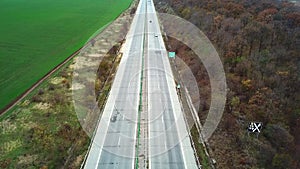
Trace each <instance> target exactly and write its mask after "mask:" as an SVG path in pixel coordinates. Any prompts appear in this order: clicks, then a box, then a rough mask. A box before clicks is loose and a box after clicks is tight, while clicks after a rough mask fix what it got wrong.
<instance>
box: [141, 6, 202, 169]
mask: <svg viewBox="0 0 300 169" xmlns="http://www.w3.org/2000/svg"><path fill="white" fill-rule="evenodd" d="M147 3H148V4H147V20H148V22H147V23H148V24H147V26H148V28H147V31H148V32H147V35H148V38H147V39H148V47H147V48H148V49H147V51H148V54H147V57H146V59H147V62H146V63H147V65H146V66H147V69H146V70H147V83H148V115H149V127H148V128H149V140H150V141H149V154H150V155H149V168H153V169H168V168H170V169H177V168H178V169H182V168H188V169H192V168H198V167H197V164H196V160H195V156H194V154H193V153H194V152H193V149H192V147H191V143H190V138H189V137H188V133H187V132H188V131H187V129H186V124H185V121H184V117H183V112H182V109H181V106H180V102H179V100H178V96H177V91H176V84H175V82H174V77H173V73H172V70H171V65H170V63H169V60H168V53H167V51H166V48H165V45H164V41H163V38H162V36H161V31H160V27H159V22H158V18H157V15H156V11H155V7H154V4H153V1H152V0H148V1H147Z"/></svg>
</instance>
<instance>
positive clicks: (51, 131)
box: [0, 42, 122, 169]
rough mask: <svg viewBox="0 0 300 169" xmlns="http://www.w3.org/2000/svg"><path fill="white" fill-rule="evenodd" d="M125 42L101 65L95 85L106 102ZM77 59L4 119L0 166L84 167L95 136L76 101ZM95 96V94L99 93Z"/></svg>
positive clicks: (0, 131)
mask: <svg viewBox="0 0 300 169" xmlns="http://www.w3.org/2000/svg"><path fill="white" fill-rule="evenodd" d="M121 44H122V43H121V42H120V43H118V44H117V45H115V46H114V47H113V48H112V49H111V50H110V51H109V52H108V54H107V55H106V56H105V57H104V58H103V61H102V62H101V63H100V65H99V69H98V78H97V79H96V84H95V90H96V92H97V93H98V94H99V107H100V108H103V105H104V103H105V99H106V97H107V94H108V92H109V90H110V86H111V84H112V81H113V77H114V73H115V71H116V70H117V66H118V63H119V62H120V59H121V55H120V54H119V53H118V51H119V49H120V47H121ZM73 65H74V64H73V63H69V64H67V65H66V66H65V67H63V68H62V69H61V70H59V71H58V72H57V73H56V74H55V75H53V76H52V77H50V78H49V80H48V81H45V82H44V83H43V84H42V85H41V86H39V87H38V88H36V89H35V90H34V91H33V92H32V93H31V94H30V95H29V96H28V97H26V98H25V99H24V100H23V101H22V102H21V103H20V104H19V105H17V107H16V108H15V109H14V110H13V111H12V112H8V114H7V115H5V116H1V119H0V168H3V169H4V168H43V169H46V168H80V165H81V163H82V161H83V159H84V157H85V154H86V153H87V149H88V146H89V143H90V138H89V137H88V136H87V134H86V133H85V132H84V131H83V129H82V127H81V125H80V123H79V121H78V119H77V116H76V113H75V110H74V107H73V103H72V90H71V80H72V70H73ZM95 99H96V98H95Z"/></svg>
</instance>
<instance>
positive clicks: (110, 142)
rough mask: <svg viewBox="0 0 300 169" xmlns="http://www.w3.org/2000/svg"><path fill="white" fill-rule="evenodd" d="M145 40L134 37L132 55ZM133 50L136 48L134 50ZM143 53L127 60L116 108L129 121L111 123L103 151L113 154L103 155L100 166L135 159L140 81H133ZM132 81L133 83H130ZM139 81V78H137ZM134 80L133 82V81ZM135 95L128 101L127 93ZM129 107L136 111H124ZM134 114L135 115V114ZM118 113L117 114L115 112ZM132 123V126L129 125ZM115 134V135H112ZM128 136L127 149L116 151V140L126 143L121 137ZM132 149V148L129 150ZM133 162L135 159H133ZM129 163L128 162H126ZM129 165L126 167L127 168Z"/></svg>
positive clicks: (132, 55) (131, 55)
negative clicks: (123, 156)
mask: <svg viewBox="0 0 300 169" xmlns="http://www.w3.org/2000/svg"><path fill="white" fill-rule="evenodd" d="M142 40H143V37H142V36H134V37H133V41H132V42H134V43H133V44H132V46H131V50H130V53H133V52H132V51H135V50H137V49H141V48H139V47H138V46H139V45H140V44H141V43H139V42H141V41H142ZM132 48H134V49H133V50H132ZM140 55H141V53H136V52H135V53H133V54H130V56H129V57H128V59H127V62H126V68H125V73H124V75H123V77H122V81H121V83H120V84H121V86H120V90H119V93H118V97H117V99H116V105H115V108H116V109H117V110H118V109H119V110H118V111H119V113H121V115H123V117H125V118H127V119H129V121H128V122H126V123H122V122H117V123H109V129H108V132H107V136H106V140H105V143H104V145H103V149H105V150H107V151H108V152H113V154H112V153H109V154H107V153H104V154H102V155H101V157H100V160H99V163H100V166H103V165H102V164H107V161H111V162H110V163H109V165H108V167H109V166H110V165H111V164H118V163H120V162H121V161H119V160H120V158H119V157H118V155H120V154H121V155H122V154H123V155H128V156H129V157H132V158H133V157H134V149H135V143H134V140H135V132H134V131H135V129H136V124H135V122H136V119H137V107H138V105H137V102H138V101H137V100H138V96H139V93H138V89H139V87H138V86H139V81H138V80H134V79H132V77H133V76H135V73H136V72H139V71H140V67H141V63H140V62H141V59H140V57H139V56H140ZM130 79H131V81H130ZM136 79H139V78H136ZM132 80H133V81H132ZM129 83H131V84H135V85H133V86H131V87H129ZM128 92H129V93H133V95H134V96H133V97H132V96H131V98H132V99H130V100H129V99H128V94H127V93H128ZM130 95H132V94H130ZM128 105H131V106H132V107H133V108H134V107H135V108H136V109H135V110H130V111H124V107H127V106H128ZM131 106H130V107H131ZM133 112H134V113H133ZM115 113H116V112H115ZM129 123H132V124H129ZM121 129H124V130H127V131H129V132H128V133H127V132H125V131H123V130H121ZM116 130H117V131H118V130H119V131H118V132H119V133H118V134H117V135H116V134H114V133H115V131H116ZM111 133H113V134H111ZM122 135H123V136H126V137H129V138H131V140H129V141H128V142H126V144H125V147H124V148H123V147H122V145H120V147H119V148H117V149H116V146H115V145H117V143H116V142H115V141H114V140H122V142H125V141H123V140H125V139H126V138H123V137H120V136H122ZM128 147H131V148H128ZM129 152H132V153H130V154H128V153H129ZM121 160H122V161H128V160H127V159H124V158H121ZM132 160H133V159H132ZM125 163H127V162H125ZM127 166H128V165H126V167H127Z"/></svg>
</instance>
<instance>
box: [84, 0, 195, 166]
mask: <svg viewBox="0 0 300 169" xmlns="http://www.w3.org/2000/svg"><path fill="white" fill-rule="evenodd" d="M145 30H146V32H145ZM145 39H146V40H147V42H145ZM145 44H146V45H145ZM143 61H145V62H144V67H143V64H142V62H143ZM143 68H145V69H144V71H142V69H143ZM141 72H144V78H143V81H142V79H141V76H142V73H141ZM144 81H145V82H146V83H147V89H146V91H147V92H145V93H143V94H146V95H147V103H146V104H147V110H143V111H147V115H148V123H147V125H148V127H147V130H148V140H149V141H148V145H147V146H144V147H147V149H148V151H145V152H148V153H149V154H147V155H146V156H147V158H148V163H149V164H148V168H153V169H168V168H170V169H177V168H178V169H183V168H186V169H192V168H198V167H197V165H196V160H195V156H194V152H193V149H192V147H191V143H190V138H189V137H188V132H187V128H186V124H185V121H184V118H183V113H182V109H181V106H180V103H179V100H178V96H177V91H176V84H175V82H174V78H173V74H172V70H171V67H170V63H169V60H168V55H167V51H166V48H165V46H164V42H163V39H162V36H161V32H160V27H159V23H158V19H157V16H156V11H155V8H154V5H153V1H152V0H141V1H140V3H139V5H138V8H137V11H136V15H135V17H134V19H133V22H132V24H131V27H130V30H129V33H128V34H127V37H126V42H125V44H124V50H123V57H122V59H121V62H120V65H119V68H118V71H117V74H116V76H115V80H114V82H113V85H112V88H111V91H110V94H109V97H108V100H107V103H106V106H105V108H104V111H103V115H102V117H101V120H100V122H99V125H98V127H97V129H96V134H95V137H94V140H93V143H92V146H91V149H90V151H89V154H88V157H87V160H86V162H85V166H84V168H87V169H91V168H101V169H106V168H107V169H108V168H109V169H113V168H118V169H122V168H124V169H129V168H135V166H136V157H137V154H136V153H138V152H137V151H139V150H137V149H136V145H137V141H136V140H137V139H138V138H137V137H139V134H138V132H137V131H138V130H137V129H138V125H139V120H140V119H138V113H139V103H140V92H141V85H142V82H144ZM143 104H145V103H144V102H143ZM143 111H141V112H140V113H143ZM139 168H142V166H140V167H139Z"/></svg>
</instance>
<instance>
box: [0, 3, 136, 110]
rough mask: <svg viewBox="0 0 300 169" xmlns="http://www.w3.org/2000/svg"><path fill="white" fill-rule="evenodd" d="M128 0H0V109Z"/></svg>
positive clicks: (70, 51)
mask: <svg viewBox="0 0 300 169" xmlns="http://www.w3.org/2000/svg"><path fill="white" fill-rule="evenodd" d="M131 1H132V0H61V1H53V0H1V1H0V21H1V23H0V109H2V108H3V107H4V106H5V105H7V104H8V103H10V102H11V101H12V100H14V99H15V98H16V97H17V96H18V95H20V94H21V93H23V92H24V91H25V90H26V89H28V88H29V87H30V86H31V85H32V84H33V83H35V82H36V81H37V80H38V79H40V78H41V77H42V76H44V75H45V74H46V73H47V72H49V70H51V69H52V68H54V67H55V66H56V65H57V64H59V63H60V62H62V61H63V60H64V59H65V58H67V57H68V56H69V55H70V54H72V53H73V52H74V51H75V50H77V49H79V48H80V47H81V46H82V45H83V44H84V43H85V42H86V41H87V40H88V38H89V37H90V36H91V35H92V34H93V33H94V32H96V31H97V30H98V29H99V28H101V27H102V26H104V25H106V24H107V23H109V22H110V21H112V20H113V19H114V18H116V17H117V16H118V15H119V14H120V13H121V12H122V11H124V10H125V9H126V8H128V6H129V5H130V3H131Z"/></svg>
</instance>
